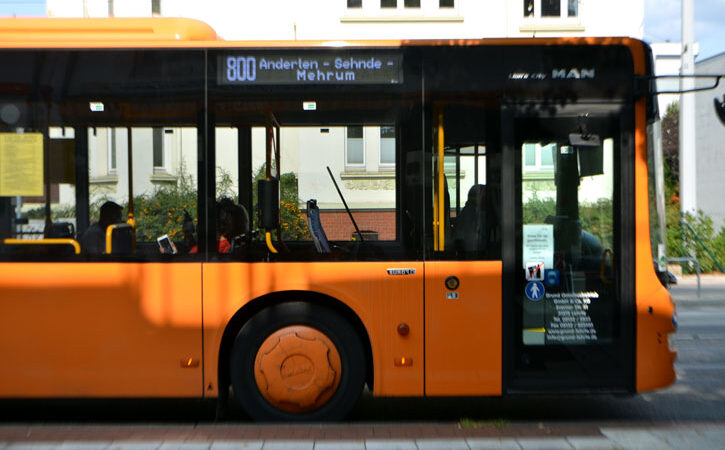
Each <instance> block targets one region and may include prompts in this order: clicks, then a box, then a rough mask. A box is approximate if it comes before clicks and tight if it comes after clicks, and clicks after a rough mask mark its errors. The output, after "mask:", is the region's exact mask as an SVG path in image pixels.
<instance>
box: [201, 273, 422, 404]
mask: <svg viewBox="0 0 725 450" xmlns="http://www.w3.org/2000/svg"><path fill="white" fill-rule="evenodd" d="M389 268H406V269H408V268H410V269H415V274H411V275H389V274H388V272H387V269H389ZM203 285H204V356H205V357H204V373H205V379H206V382H207V394H209V395H217V393H218V386H217V385H216V380H217V371H218V367H217V362H218V357H219V346H220V344H221V339H222V334H223V332H224V328H225V327H226V325H227V323H228V322H229V319H230V318H231V317H232V316H233V315H234V314H235V313H236V312H237V310H239V309H240V308H241V307H243V306H244V305H245V304H246V303H247V302H249V301H251V300H253V299H255V298H258V297H261V296H263V295H266V294H268V293H272V292H282V291H291V290H302V291H311V292H317V293H321V294H325V295H328V296H330V297H332V298H334V299H338V300H340V301H342V302H344V303H345V304H346V305H347V306H349V307H350V308H351V309H352V310H353V311H354V312H355V314H357V316H358V317H359V318H360V320H361V321H362V323H363V325H364V326H365V329H366V330H367V333H368V336H369V338H370V342H371V344H372V354H373V364H374V376H375V388H374V394H375V395H385V396H415V395H422V394H423V364H422V361H423V302H422V298H423V263H422V262H402V263H401V262H356V263H333V262H330V263H326V262H315V263H277V264H266V263H254V264H246V263H226V264H222V263H219V264H215V263H210V264H205V265H204V283H203ZM291 298H292V299H293V298H294V297H291ZM403 322H404V323H406V324H408V325H409V326H410V333H409V334H408V335H407V336H401V335H400V334H398V331H397V328H398V325H399V324H400V323H403ZM400 357H406V358H412V359H413V361H414V365H413V366H405V367H402V366H395V360H396V358H400ZM209 386H211V389H209Z"/></svg>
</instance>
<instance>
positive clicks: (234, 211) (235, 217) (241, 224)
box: [217, 198, 249, 239]
mask: <svg viewBox="0 0 725 450" xmlns="http://www.w3.org/2000/svg"><path fill="white" fill-rule="evenodd" d="M217 214H218V215H217V220H218V223H217V228H218V230H219V234H220V235H222V236H224V237H226V238H227V239H231V238H233V237H235V236H239V235H241V234H245V233H248V232H249V216H248V215H247V211H246V210H245V209H244V207H242V206H240V205H235V204H234V201H232V199H230V198H223V199H221V200H220V201H219V203H218V204H217Z"/></svg>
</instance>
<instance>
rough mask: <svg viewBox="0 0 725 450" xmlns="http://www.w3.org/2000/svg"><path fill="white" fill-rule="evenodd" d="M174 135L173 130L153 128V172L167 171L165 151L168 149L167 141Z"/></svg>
mask: <svg viewBox="0 0 725 450" xmlns="http://www.w3.org/2000/svg"><path fill="white" fill-rule="evenodd" d="M173 134H174V130H172V129H170V128H167V129H164V128H161V127H154V128H153V137H152V139H153V153H154V156H153V157H154V170H157V171H165V170H168V161H167V158H168V155H167V154H166V153H167V151H166V149H167V148H168V146H169V145H168V139H171V137H172V136H173Z"/></svg>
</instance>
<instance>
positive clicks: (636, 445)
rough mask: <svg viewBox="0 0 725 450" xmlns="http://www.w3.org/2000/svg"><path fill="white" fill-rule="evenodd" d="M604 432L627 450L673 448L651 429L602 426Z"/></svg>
mask: <svg viewBox="0 0 725 450" xmlns="http://www.w3.org/2000/svg"><path fill="white" fill-rule="evenodd" d="M602 434H603V435H604V436H606V437H607V439H609V440H610V441H612V442H614V443H615V444H616V445H617V446H619V447H622V448H626V449H627V450H651V449H657V450H673V449H675V447H672V446H671V445H670V444H668V443H667V441H666V440H665V439H663V437H661V436H659V437H658V436H655V435H654V434H652V432H651V431H649V430H625V429H621V428H619V429H617V428H602Z"/></svg>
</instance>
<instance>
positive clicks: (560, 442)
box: [516, 438, 572, 450]
mask: <svg viewBox="0 0 725 450" xmlns="http://www.w3.org/2000/svg"><path fill="white" fill-rule="evenodd" d="M516 442H518V443H519V445H520V446H521V448H522V449H523V450H563V449H566V450H571V449H572V446H571V444H570V443H569V442H568V441H567V440H566V439H565V438H519V439H516Z"/></svg>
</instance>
